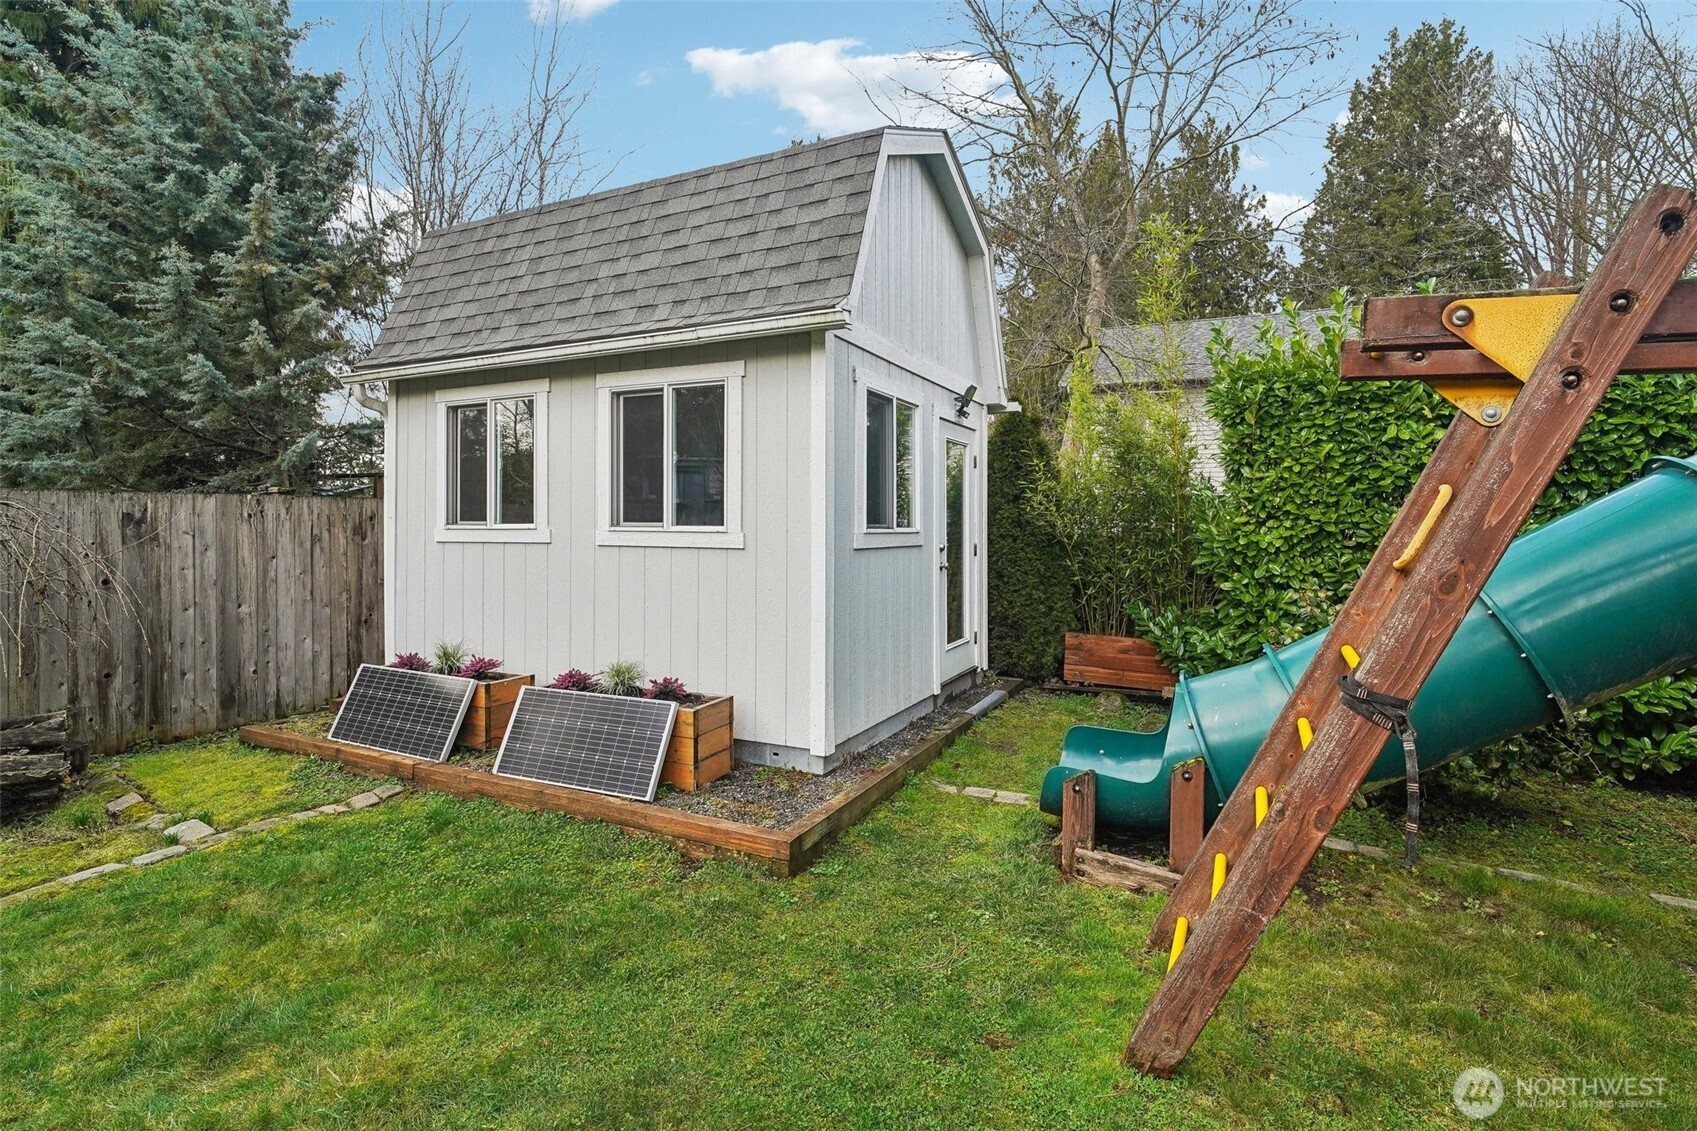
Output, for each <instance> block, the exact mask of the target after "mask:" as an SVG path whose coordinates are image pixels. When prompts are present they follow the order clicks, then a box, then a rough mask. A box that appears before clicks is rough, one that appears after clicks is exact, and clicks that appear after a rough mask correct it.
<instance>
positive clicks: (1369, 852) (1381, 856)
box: [1355, 844, 1391, 860]
mask: <svg viewBox="0 0 1697 1131" xmlns="http://www.w3.org/2000/svg"><path fill="white" fill-rule="evenodd" d="M1355 851H1357V852H1359V853H1360V854H1361V855H1363V856H1365V857H1367V859H1369V860H1389V859H1390V858H1391V854H1390V853H1388V852H1386V851H1385V850H1384V849H1382V848H1378V847H1376V846H1374V845H1371V844H1358V845H1356V846H1355Z"/></svg>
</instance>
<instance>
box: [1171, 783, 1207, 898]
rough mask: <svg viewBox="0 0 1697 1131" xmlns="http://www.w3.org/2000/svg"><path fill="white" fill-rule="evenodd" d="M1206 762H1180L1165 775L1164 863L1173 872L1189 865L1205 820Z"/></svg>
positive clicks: (1205, 822) (1199, 840) (1197, 846)
mask: <svg viewBox="0 0 1697 1131" xmlns="http://www.w3.org/2000/svg"><path fill="white" fill-rule="evenodd" d="M1207 785H1208V764H1207V763H1206V762H1204V761H1203V760H1202V759H1200V758H1195V759H1192V760H1191V761H1189V762H1180V763H1179V764H1178V765H1176V766H1174V767H1173V770H1172V773H1171V774H1170V775H1169V776H1168V778H1167V862H1168V863H1169V864H1171V865H1172V869H1173V871H1175V872H1182V871H1184V870H1185V869H1186V868H1188V867H1190V864H1191V861H1192V860H1194V859H1195V858H1196V850H1197V849H1198V848H1200V847H1201V845H1202V828H1203V826H1204V825H1205V824H1207V821H1208V813H1207V805H1208V790H1207Z"/></svg>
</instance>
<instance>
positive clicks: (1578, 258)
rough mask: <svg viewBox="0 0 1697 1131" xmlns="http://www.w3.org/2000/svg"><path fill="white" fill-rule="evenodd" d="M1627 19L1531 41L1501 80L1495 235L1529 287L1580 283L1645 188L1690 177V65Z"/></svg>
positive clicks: (1693, 134) (1693, 155)
mask: <svg viewBox="0 0 1697 1131" xmlns="http://www.w3.org/2000/svg"><path fill="white" fill-rule="evenodd" d="M1636 10H1637V12H1638V15H1639V19H1638V20H1636V21H1616V22H1613V23H1609V24H1604V25H1602V26H1599V27H1596V28H1591V29H1586V30H1583V31H1576V32H1568V31H1561V32H1558V33H1556V34H1554V35H1550V36H1546V37H1544V38H1542V39H1537V40H1533V41H1531V42H1530V43H1529V44H1528V45H1527V47H1526V50H1525V53H1524V54H1522V55H1521V57H1520V58H1519V59H1517V60H1516V61H1515V62H1514V64H1513V65H1512V66H1510V67H1509V68H1508V70H1507V72H1506V74H1505V76H1504V80H1503V84H1502V88H1503V93H1502V101H1503V106H1504V113H1505V115H1506V116H1507V118H1508V121H1509V129H1510V143H1511V150H1512V156H1511V160H1510V184H1509V190H1508V194H1507V200H1506V207H1505V215H1504V216H1503V227H1504V230H1505V232H1506V234H1507V236H1508V238H1509V242H1510V246H1511V247H1512V248H1513V251H1514V255H1515V258H1516V261H1517V266H1518V267H1519V269H1520V271H1521V273H1522V274H1523V275H1524V276H1525V278H1526V279H1527V281H1528V282H1530V283H1532V284H1533V285H1535V286H1537V285H1561V284H1564V283H1568V282H1576V281H1578V280H1580V279H1583V278H1585V277H1586V276H1587V275H1588V274H1590V271H1591V268H1592V267H1593V266H1595V265H1596V262H1597V260H1598V259H1599V258H1600V257H1601V256H1602V254H1603V252H1604V250H1605V249H1606V248H1607V247H1608V244H1609V241H1610V239H1611V238H1613V235H1614V232H1615V230H1616V228H1618V227H1619V225H1620V222H1621V220H1622V218H1624V217H1625V215H1626V213H1627V211H1628V210H1629V209H1631V207H1632V205H1633V204H1634V203H1635V202H1636V201H1637V200H1638V198H1639V197H1640V196H1642V195H1643V194H1644V192H1645V191H1646V190H1647V189H1649V188H1651V187H1652V186H1654V185H1656V184H1659V183H1663V182H1668V181H1672V182H1685V181H1689V180H1690V179H1691V178H1692V177H1693V175H1694V174H1697V124H1694V123H1693V122H1692V120H1691V113H1692V104H1691V95H1690V92H1689V84H1690V83H1691V82H1692V81H1693V67H1694V58H1693V55H1692V53H1691V52H1690V51H1689V50H1688V49H1687V48H1686V47H1685V45H1684V44H1682V43H1680V42H1678V41H1677V40H1676V39H1673V38H1671V37H1669V36H1667V35H1666V34H1665V33H1658V32H1657V31H1656V29H1655V28H1654V26H1653V24H1652V23H1651V22H1650V18H1649V14H1648V12H1647V10H1644V9H1643V8H1642V7H1641V6H1638V7H1637V8H1636Z"/></svg>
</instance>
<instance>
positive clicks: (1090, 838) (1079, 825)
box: [1061, 770, 1096, 876]
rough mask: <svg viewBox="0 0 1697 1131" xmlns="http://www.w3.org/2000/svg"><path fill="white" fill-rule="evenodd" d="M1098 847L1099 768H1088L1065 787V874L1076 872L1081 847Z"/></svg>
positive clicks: (1062, 857) (1063, 814) (1062, 793)
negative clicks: (1097, 803) (1097, 783)
mask: <svg viewBox="0 0 1697 1131" xmlns="http://www.w3.org/2000/svg"><path fill="white" fill-rule="evenodd" d="M1095 847H1096V771H1095V770H1085V771H1084V772H1083V773H1082V774H1075V775H1073V776H1072V777H1070V778H1068V779H1067V780H1066V784H1065V785H1064V786H1062V787H1061V875H1063V876H1071V875H1072V874H1073V860H1074V859H1075V858H1076V856H1077V854H1078V850H1079V849H1081V848H1082V849H1085V850H1089V849H1092V848H1095Z"/></svg>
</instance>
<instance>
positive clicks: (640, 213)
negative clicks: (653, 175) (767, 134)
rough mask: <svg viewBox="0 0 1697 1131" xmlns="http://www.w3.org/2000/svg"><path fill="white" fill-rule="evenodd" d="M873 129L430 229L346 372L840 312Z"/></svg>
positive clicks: (857, 241) (863, 202)
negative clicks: (373, 337)
mask: <svg viewBox="0 0 1697 1131" xmlns="http://www.w3.org/2000/svg"><path fill="white" fill-rule="evenodd" d="M884 132H885V131H884V130H881V129H879V130H870V131H867V132H865V133H858V134H851V135H849V136H847V137H838V138H832V139H830V140H828V141H820V142H814V143H813V144H810V145H797V146H791V147H790V148H788V149H785V150H781V151H779V152H777V153H769V154H765V155H762V156H759V157H751V158H747V159H746V160H742V161H733V162H731V163H730V164H728V165H717V166H714V167H712V168H709V169H701V170H697V171H695V172H690V173H683V174H680V175H678V176H672V177H664V178H662V179H660V180H655V181H645V182H643V183H641V184H635V185H630V186H628V187H626V188H619V189H611V190H609V191H606V192H598V193H593V194H591V195H588V196H580V197H575V198H573V199H570V200H564V201H560V202H559V203H556V204H546V205H543V206H541V207H539V208H531V209H528V210H526V211H523V212H510V213H506V214H505V215H501V216H495V217H491V218H490V219H487V220H479V221H476V222H474V223H469V224H460V225H457V226H455V227H452V228H444V229H442V230H440V231H436V232H431V233H429V234H428V235H426V236H425V237H424V240H423V242H422V243H421V244H420V246H419V249H418V253H417V255H416V256H414V258H413V263H412V267H411V269H410V270H409V271H408V272H407V276H406V282H405V285H404V286H403V287H402V289H401V293H400V296H399V297H398V298H397V299H396V300H395V306H394V309H393V311H391V313H390V315H389V317H388V319H387V320H386V321H385V322H384V325H383V332H382V334H381V336H380V337H379V338H378V341H377V346H376V348H374V349H373V350H372V351H371V353H369V354H367V355H366V356H365V357H364V358H363V359H361V361H360V362H359V364H358V365H356V366H355V367H354V368H355V370H356V372H366V371H371V370H391V369H394V368H396V367H398V366H405V365H410V364H414V363H419V362H427V361H439V360H443V359H451V358H461V357H467V358H469V357H480V356H484V355H489V354H511V353H515V352H517V351H524V350H533V349H539V348H542V347H549V346H558V345H562V344H565V343H574V342H589V341H599V340H603V339H613V338H626V337H631V338H635V337H639V336H641V335H643V334H645V333H651V332H655V331H662V330H677V329H680V328H688V327H704V326H715V325H723V324H730V323H738V322H743V321H747V320H751V319H764V320H768V321H771V320H773V319H776V318H780V317H781V316H784V315H794V314H801V313H805V312H814V311H826V310H832V309H834V308H837V307H840V306H841V305H842V304H843V303H844V301H845V300H846V299H847V298H848V296H849V292H850V288H851V286H852V284H853V280H854V274H855V264H856V260H857V258H858V255H859V251H860V246H861V236H862V233H863V231H864V229H865V226H866V218H867V212H868V203H869V199H870V197H871V194H872V184H873V177H874V174H875V173H876V171H877V168H878V161H879V155H880V152H881V150H882V148H883V135H884ZM908 132H913V131H908ZM944 144H945V145H946V142H945V143H944Z"/></svg>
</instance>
